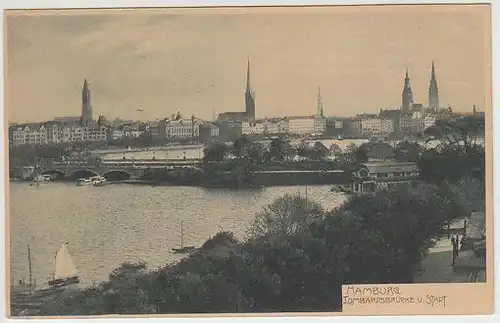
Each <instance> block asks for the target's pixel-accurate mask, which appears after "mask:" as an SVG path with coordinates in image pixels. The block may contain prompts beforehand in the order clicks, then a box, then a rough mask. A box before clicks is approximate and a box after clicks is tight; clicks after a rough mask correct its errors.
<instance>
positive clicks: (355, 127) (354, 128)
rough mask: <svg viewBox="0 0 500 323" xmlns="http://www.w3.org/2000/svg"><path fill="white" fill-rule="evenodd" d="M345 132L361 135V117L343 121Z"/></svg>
mask: <svg viewBox="0 0 500 323" xmlns="http://www.w3.org/2000/svg"><path fill="white" fill-rule="evenodd" d="M344 126H345V129H346V132H347V133H348V134H350V135H353V136H356V137H360V136H361V135H362V129H363V128H362V124H361V118H359V117H354V118H350V119H348V120H346V122H345V123H344Z"/></svg>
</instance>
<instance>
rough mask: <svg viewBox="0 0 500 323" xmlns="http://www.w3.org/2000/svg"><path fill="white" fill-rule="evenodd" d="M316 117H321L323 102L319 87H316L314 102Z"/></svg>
mask: <svg viewBox="0 0 500 323" xmlns="http://www.w3.org/2000/svg"><path fill="white" fill-rule="evenodd" d="M316 115H317V116H323V100H322V99H321V87H319V86H318V95H317V102H316Z"/></svg>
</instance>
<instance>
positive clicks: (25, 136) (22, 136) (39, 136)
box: [12, 125, 48, 146]
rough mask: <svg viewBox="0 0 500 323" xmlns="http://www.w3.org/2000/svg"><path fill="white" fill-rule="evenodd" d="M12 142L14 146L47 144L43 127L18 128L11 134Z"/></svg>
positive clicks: (45, 131) (45, 130)
mask: <svg viewBox="0 0 500 323" xmlns="http://www.w3.org/2000/svg"><path fill="white" fill-rule="evenodd" d="M12 140H13V145H14V146H20V145H30V146H36V145H43V144H47V143H48V137H47V129H46V128H45V127H44V126H43V125H40V126H38V127H36V126H28V125H27V126H24V127H18V128H16V129H15V130H14V131H13V132H12Z"/></svg>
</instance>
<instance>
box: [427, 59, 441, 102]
mask: <svg viewBox="0 0 500 323" xmlns="http://www.w3.org/2000/svg"><path fill="white" fill-rule="evenodd" d="M429 108H431V109H432V110H433V111H437V110H439V91H438V85H437V80H436V69H435V67H434V60H433V61H432V66H431V80H430V81H429Z"/></svg>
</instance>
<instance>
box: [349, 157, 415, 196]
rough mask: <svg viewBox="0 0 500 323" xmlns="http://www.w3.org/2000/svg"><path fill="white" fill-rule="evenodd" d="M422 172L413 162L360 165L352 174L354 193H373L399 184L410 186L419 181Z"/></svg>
mask: <svg viewBox="0 0 500 323" xmlns="http://www.w3.org/2000/svg"><path fill="white" fill-rule="evenodd" d="M419 176H420V171H419V169H418V166H417V164H416V163H413V162H391V161H379V162H366V163H362V164H359V165H358V166H357V167H356V170H355V171H354V172H353V174H352V180H351V189H352V191H353V192H354V193H358V194H365V193H372V192H375V191H377V190H379V189H384V188H391V187H392V186H394V185H397V184H409V183H411V182H413V181H416V180H418V179H419Z"/></svg>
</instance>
